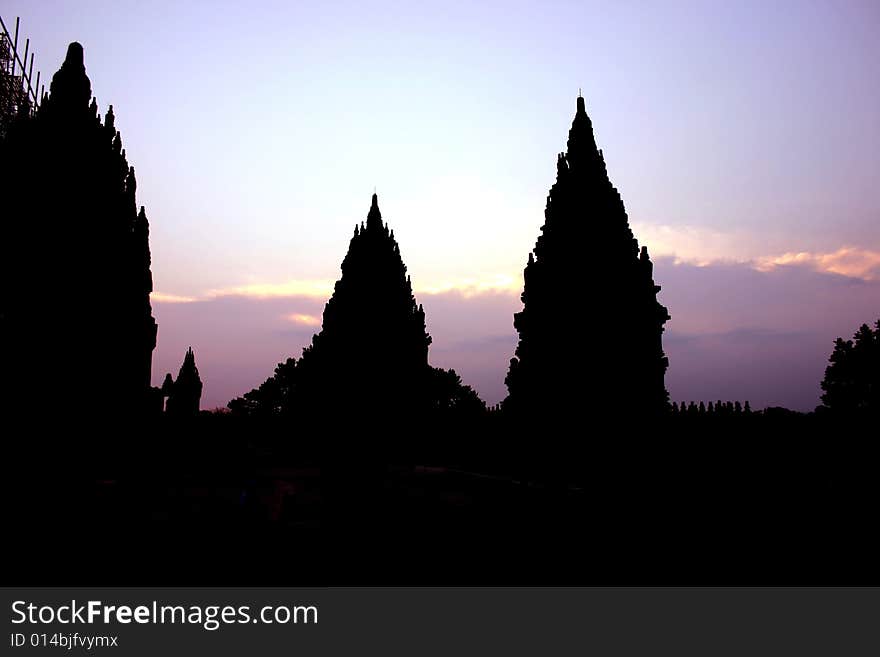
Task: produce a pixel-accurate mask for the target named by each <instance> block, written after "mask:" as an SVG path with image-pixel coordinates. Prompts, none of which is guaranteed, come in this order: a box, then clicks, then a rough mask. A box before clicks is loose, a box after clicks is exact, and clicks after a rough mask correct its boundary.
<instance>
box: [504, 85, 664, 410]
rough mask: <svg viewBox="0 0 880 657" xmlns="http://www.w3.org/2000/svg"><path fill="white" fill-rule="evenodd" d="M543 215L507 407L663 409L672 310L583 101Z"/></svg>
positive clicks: (518, 323) (518, 319)
mask: <svg viewBox="0 0 880 657" xmlns="http://www.w3.org/2000/svg"><path fill="white" fill-rule="evenodd" d="M544 217H545V222H544V225H543V226H542V228H541V235H540V236H539V237H538V240H537V243H536V244H535V248H534V251H533V253H530V254H529V259H528V264H527V265H526V268H525V272H524V282H525V286H524V290H523V294H522V301H523V309H522V311H520V312H519V313H517V314H516V315H515V316H514V326H515V327H516V329H517V331H518V332H519V344H518V346H517V348H516V357H515V358H513V359H512V360H511V362H510V370H509V372H508V374H507V378H506V380H505V382H506V384H507V387H508V391H509V395H508V398H507V399H506V400H505V403H504V407H505V409H509V410H511V411H513V412H515V413H517V414H523V415H527V416H531V417H534V418H542V417H545V418H547V417H558V416H559V413H572V412H576V413H579V414H583V413H589V412H595V413H602V414H614V413H623V412H625V413H627V415H630V416H632V414H633V413H634V414H635V416H636V417H638V416H641V415H644V414H650V415H656V414H659V413H662V412H664V411H665V410H666V409H667V405H668V394H667V392H666V388H665V386H664V375H665V372H666V368H667V365H668V361H667V359H666V357H665V355H664V354H663V348H662V341H661V335H662V333H663V324H664V323H665V322H666V321H667V320H668V319H669V315H668V313H667V312H666V308H665V307H663V306H662V305H660V303H658V302H657V292H658V291H659V290H660V287H659V286H658V285H655V284H654V280H653V265H652V263H651V260H650V258H649V257H648V250H647V248H646V247H644V246H643V247H642V248H641V250H639V247H638V243H637V241H636V239H635V238H634V237H633V233H632V231H631V230H630V227H629V223H628V219H627V215H626V210H625V209H624V206H623V202H622V201H621V198H620V195H619V193H618V192H617V189H615V187H614V186H613V185H612V184H611V182H610V181H609V179H608V173H607V170H606V167H605V159H604V156H603V154H602V151H601V150H599V149H598V148H597V147H596V142H595V139H594V137H593V127H592V122H591V121H590V118H589V116H587V112H586V109H585V107H584V99H583V98H581V97H578V99H577V112H576V114H575V117H574V121H573V123H572V126H571V130H570V132H569V136H568V150H567V152H566V153H564V154H560V155H559V157H558V158H557V163H556V183H555V184H554V185H553V187H552V188H551V189H550V194H549V196H548V198H547V207H546V210H545V211H544Z"/></svg>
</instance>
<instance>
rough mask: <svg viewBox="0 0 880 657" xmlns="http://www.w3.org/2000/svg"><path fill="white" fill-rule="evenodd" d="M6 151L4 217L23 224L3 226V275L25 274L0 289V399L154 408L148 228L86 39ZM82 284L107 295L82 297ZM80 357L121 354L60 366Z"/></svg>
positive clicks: (133, 414)
mask: <svg viewBox="0 0 880 657" xmlns="http://www.w3.org/2000/svg"><path fill="white" fill-rule="evenodd" d="M3 149H4V158H2V162H0V193H2V194H3V196H4V198H7V199H8V203H7V210H8V216H9V217H10V218H12V217H19V218H20V220H16V221H11V220H10V221H9V222H6V223H5V225H4V228H5V230H6V235H5V239H4V240H0V280H19V279H21V272H23V271H27V272H28V276H27V277H26V278H27V280H26V282H23V283H22V284H21V285H20V286H18V288H17V289H16V290H15V291H14V294H11V293H10V294H3V295H0V351H2V353H0V362H3V364H4V368H5V371H6V373H7V375H8V378H10V379H14V380H16V381H17V384H16V385H15V386H14V389H13V390H10V391H8V394H0V405H3V406H6V405H9V407H10V408H12V409H19V410H22V411H27V410H28V409H30V411H31V412H33V409H34V408H40V407H45V408H53V409H55V411H56V412H57V414H58V417H65V414H67V416H74V415H85V414H87V415H90V416H92V417H97V416H103V417H113V416H115V417H125V418H128V419H129V420H134V419H135V418H139V417H142V416H143V415H145V414H148V413H150V412H151V411H152V409H154V408H155V405H154V404H153V401H154V398H155V394H154V393H153V391H152V388H151V386H150V380H151V376H150V369H151V357H152V352H153V349H154V348H155V346H156V321H155V319H154V318H153V317H152V309H151V306H150V296H149V295H150V289H151V287H152V276H151V274H150V250H149V227H148V224H147V220H146V215H145V214H144V213H143V212H141V213H140V214H139V213H138V206H137V204H136V183H135V174H134V169H133V167H131V166H130V165H129V163H128V162H127V160H126V157H125V151H124V150H123V149H122V139H121V137H120V135H119V132H118V130H117V129H116V127H115V117H114V114H113V111H112V108H111V109H108V111H107V114H106V118H105V121H104V123H103V124H102V123H101V121H100V120H99V119H98V116H97V102H96V101H95V100H94V99H93V96H92V92H91V82H90V80H89V77H88V75H87V74H86V68H85V64H84V59H83V49H82V46H81V45H80V44H79V43H71V44H70V46H69V47H68V49H67V55H66V57H65V59H64V62H63V63H62V65H61V67H60V69H59V70H58V71H57V72H56V73H55V75H54V76H53V78H52V82H51V84H50V87H49V94H48V95H47V96H46V98H45V100H44V102H43V103H41V105H40V107H39V109H38V110H37V112H36V113H35V114H34V115H33V116H31V117H27V118H26V120H23V121H20V122H18V123H17V124H16V125H15V126H14V130H13V131H11V132H10V133H9V134H8V135H7V136H6V137H5V138H4V143H3ZM37 197H39V198H40V202H39V203H38V204H33V203H32V201H31V200H30V199H33V198H37ZM25 218H27V219H26V220H25ZM84 289H99V290H101V294H100V295H95V296H94V297H90V296H89V295H86V296H85V297H84V296H83V295H82V294H81V290H84ZM47 291H51V292H48V293H49V294H50V297H46V294H47ZM59 318H64V319H63V320H59ZM46 344H56V345H58V349H55V350H46V349H45V348H44V347H45V345H46ZM75 353H87V354H89V353H91V354H97V353H112V354H113V355H114V358H113V359H112V360H111V361H109V362H108V363H107V364H106V366H105V367H103V368H76V369H74V368H67V367H64V365H63V363H64V361H65V360H66V359H69V358H70V354H75Z"/></svg>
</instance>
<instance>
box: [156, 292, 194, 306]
mask: <svg viewBox="0 0 880 657" xmlns="http://www.w3.org/2000/svg"><path fill="white" fill-rule="evenodd" d="M150 301H152V302H153V303H193V302H195V301H198V298H197V297H185V296H181V295H178V294H164V293H162V292H153V293H152V294H150Z"/></svg>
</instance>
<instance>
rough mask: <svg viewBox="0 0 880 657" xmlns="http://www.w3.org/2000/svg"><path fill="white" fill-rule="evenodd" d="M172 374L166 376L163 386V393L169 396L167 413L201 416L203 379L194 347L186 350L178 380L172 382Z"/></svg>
mask: <svg viewBox="0 0 880 657" xmlns="http://www.w3.org/2000/svg"><path fill="white" fill-rule="evenodd" d="M170 379H171V374H170V373H169V374H166V375H165V383H163V384H162V389H163V393H166V394H167V395H168V403H167V405H166V406H165V412H166V413H168V415H173V416H175V417H195V416H196V415H198V414H199V402H200V401H201V399H202V379H201V378H200V377H199V370H198V368H197V367H196V356H195V354H194V353H193V350H192V347H190V348H189V349H187V350H186V356H184V357H183V365H181V366H180V372H178V373H177V379H176V380H175V381H173V382H172V381H171V380H170Z"/></svg>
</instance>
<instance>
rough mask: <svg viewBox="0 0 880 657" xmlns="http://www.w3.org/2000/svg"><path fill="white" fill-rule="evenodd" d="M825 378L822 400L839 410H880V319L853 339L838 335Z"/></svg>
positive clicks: (844, 411) (852, 411)
mask: <svg viewBox="0 0 880 657" xmlns="http://www.w3.org/2000/svg"><path fill="white" fill-rule="evenodd" d="M828 360H829V361H830V363H831V364H830V365H828V367H827V368H826V369H825V378H824V380H823V381H822V390H824V391H825V392H824V393H823V394H822V403H823V404H824V405H825V407H826V408H828V409H830V410H832V411H836V412H839V413H859V412H871V413H877V412H880V320H877V323H876V324H875V325H874V328H873V329H871V327H870V326H868V325H867V324H862V325H861V326H860V327H859V330H858V331H856V333H855V335H853V339H852V340H843V339H842V338H837V339H836V340H835V341H834V351H832V352H831V356H830V357H829V359H828Z"/></svg>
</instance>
